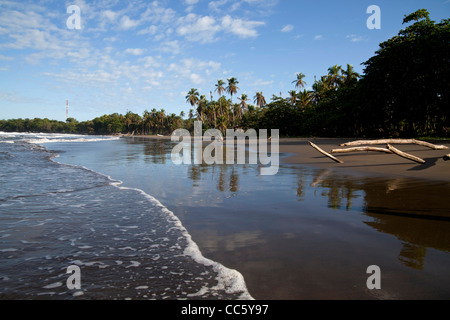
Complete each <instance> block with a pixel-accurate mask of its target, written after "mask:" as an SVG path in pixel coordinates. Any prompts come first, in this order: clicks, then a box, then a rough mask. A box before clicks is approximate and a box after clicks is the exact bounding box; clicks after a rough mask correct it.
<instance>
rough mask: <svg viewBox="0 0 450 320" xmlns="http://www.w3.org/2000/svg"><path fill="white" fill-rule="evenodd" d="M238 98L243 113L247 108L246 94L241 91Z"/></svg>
mask: <svg viewBox="0 0 450 320" xmlns="http://www.w3.org/2000/svg"><path fill="white" fill-rule="evenodd" d="M238 100H239V101H240V102H241V103H240V104H239V105H240V106H241V110H242V114H244V113H245V112H246V111H247V108H248V105H247V101H248V96H247V95H246V94H244V93H243V94H242V95H241V97H240V98H238Z"/></svg>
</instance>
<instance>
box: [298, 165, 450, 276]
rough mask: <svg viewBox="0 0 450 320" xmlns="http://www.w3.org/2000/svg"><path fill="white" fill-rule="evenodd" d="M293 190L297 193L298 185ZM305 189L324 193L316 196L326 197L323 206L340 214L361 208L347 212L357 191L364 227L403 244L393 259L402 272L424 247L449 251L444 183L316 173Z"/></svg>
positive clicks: (449, 210) (421, 256)
mask: <svg viewBox="0 0 450 320" xmlns="http://www.w3.org/2000/svg"><path fill="white" fill-rule="evenodd" d="M301 180H302V177H301V176H300V177H299V181H301ZM299 185H301V186H302V188H303V183H301V182H299ZM311 187H320V188H324V189H326V190H327V191H326V192H322V193H321V195H322V196H327V197H328V204H329V207H330V208H333V209H343V208H345V210H360V209H361V208H358V207H357V208H353V205H352V199H354V198H355V197H358V195H355V193H356V192H358V191H363V198H364V207H363V208H362V209H363V212H364V213H365V214H366V215H367V216H368V217H371V218H373V220H372V221H364V223H365V224H367V225H368V226H371V227H372V228H374V229H376V230H377V231H380V232H384V233H387V234H391V235H394V236H396V237H397V238H398V239H399V240H400V241H401V242H402V243H403V248H402V250H401V251H400V253H399V260H400V261H401V262H403V263H404V264H405V265H406V266H408V267H411V268H415V269H421V268H422V267H423V264H424V260H425V255H426V251H427V248H434V249H438V250H442V251H447V252H450V232H449V231H450V204H449V203H448V199H447V196H448V195H449V194H450V184H449V183H445V182H430V181H424V180H419V179H417V180H416V179H411V178H403V177H402V178H393V179H386V178H374V177H361V178H360V179H355V178H354V177H348V176H347V177H345V176H343V177H341V176H338V175H336V174H333V172H332V171H331V170H320V171H318V172H317V173H316V174H315V177H314V181H313V183H312V184H311ZM298 193H299V194H301V193H302V191H300V190H299V192H298ZM344 201H345V205H343V204H342V202H344Z"/></svg>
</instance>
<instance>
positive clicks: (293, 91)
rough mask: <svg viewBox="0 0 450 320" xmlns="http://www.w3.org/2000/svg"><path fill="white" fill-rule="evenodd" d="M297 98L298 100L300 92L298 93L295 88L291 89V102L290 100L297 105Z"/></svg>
mask: <svg viewBox="0 0 450 320" xmlns="http://www.w3.org/2000/svg"><path fill="white" fill-rule="evenodd" d="M297 100H298V94H297V91H295V90H291V91H289V102H290V103H291V104H292V105H295V104H296V103H297Z"/></svg>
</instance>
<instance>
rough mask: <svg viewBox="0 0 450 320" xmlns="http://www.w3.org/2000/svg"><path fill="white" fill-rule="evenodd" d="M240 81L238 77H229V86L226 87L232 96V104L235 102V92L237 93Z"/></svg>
mask: <svg viewBox="0 0 450 320" xmlns="http://www.w3.org/2000/svg"><path fill="white" fill-rule="evenodd" d="M238 83H239V81H237V79H236V78H234V77H233V78H231V79H228V87H227V88H226V90H227V92H228V93H229V94H230V96H231V104H233V94H236V93H237V91H238V90H239V88H238V87H237V85H238Z"/></svg>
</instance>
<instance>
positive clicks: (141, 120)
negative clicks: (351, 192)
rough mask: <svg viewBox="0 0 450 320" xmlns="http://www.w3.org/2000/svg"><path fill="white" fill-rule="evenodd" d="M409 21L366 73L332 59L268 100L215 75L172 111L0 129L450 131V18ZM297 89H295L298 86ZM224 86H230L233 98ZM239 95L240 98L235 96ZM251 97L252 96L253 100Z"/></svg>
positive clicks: (17, 123)
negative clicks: (210, 84) (198, 126)
mask: <svg viewBox="0 0 450 320" xmlns="http://www.w3.org/2000/svg"><path fill="white" fill-rule="evenodd" d="M411 22H414V23H412V24H411V25H409V26H408V27H406V29H405V30H400V32H399V34H398V35H397V36H395V37H393V38H391V39H389V40H388V41H386V42H383V43H381V44H380V49H379V50H378V51H377V52H376V53H375V55H374V56H373V57H372V58H370V59H369V60H368V61H366V62H365V63H363V65H364V66H365V69H364V74H363V75H362V76H361V75H359V74H357V73H355V72H354V70H353V67H352V66H351V65H347V66H346V67H345V68H343V67H342V66H338V65H336V66H332V67H330V68H329V70H328V74H326V75H324V76H322V77H320V79H318V80H316V81H315V83H314V84H313V85H312V90H306V89H305V87H306V85H307V84H306V83H305V81H304V80H303V79H304V78H305V75H304V74H302V73H298V74H297V78H296V79H295V80H294V81H293V82H292V83H293V85H294V87H295V89H296V90H291V91H289V97H288V98H283V97H281V94H280V96H273V97H272V99H271V102H269V103H267V102H266V98H265V97H264V95H263V92H257V93H256V94H255V96H254V97H253V101H251V100H250V98H249V97H248V96H247V95H246V94H241V95H240V96H239V94H238V92H239V87H238V85H239V81H238V80H237V79H236V78H230V79H228V80H227V83H226V82H225V81H223V80H218V81H217V84H216V85H215V89H214V92H215V93H217V94H218V95H219V98H218V100H216V101H215V100H213V93H212V92H211V95H210V99H207V98H206V96H205V95H200V93H199V92H198V90H197V89H195V88H193V89H191V90H190V91H189V92H188V93H187V95H186V103H188V104H189V105H190V106H191V109H190V110H189V113H188V114H187V119H185V118H186V117H185V116H186V115H185V113H184V112H181V114H180V115H175V114H169V115H167V114H166V113H165V111H164V110H159V111H157V110H156V109H152V110H151V111H150V112H149V111H147V110H146V111H145V112H144V113H143V115H142V116H140V115H138V114H135V113H133V112H131V111H129V112H128V113H127V114H125V115H121V114H111V115H104V116H102V117H99V118H95V119H93V120H91V121H85V122H77V121H76V120H75V119H68V121H67V122H58V121H53V120H48V119H33V120H29V119H25V120H23V119H15V120H8V121H5V120H3V121H0V130H2V131H34V132H36V131H39V132H64V133H86V134H118V133H135V134H164V135H167V134H170V133H171V132H173V131H174V130H175V129H177V128H186V129H188V130H193V124H194V121H196V120H200V121H202V122H203V129H204V130H207V129H210V128H217V129H219V130H221V131H222V132H224V131H225V129H227V128H237V127H239V128H243V129H244V130H246V129H249V128H253V129H280V134H281V135H282V136H311V135H313V136H334V137H335V136H346V137H350V136H358V137H364V136H368V137H369V136H370V137H401V136H408V137H421V136H449V135H450V123H449V121H450V108H449V103H450V101H449V95H450V79H449V77H450V23H449V22H450V20H449V19H445V20H443V21H442V22H440V23H436V22H434V21H432V20H430V18H429V13H428V11H427V10H425V9H421V10H418V11H416V12H414V13H412V14H410V15H408V16H405V19H404V21H403V23H404V24H409V23H411ZM297 90H298V91H297ZM224 94H228V95H229V97H230V99H228V98H227V97H226V96H224ZM233 97H235V98H236V97H237V100H238V101H237V102H236V101H235V102H233ZM251 102H254V104H252V103H251Z"/></svg>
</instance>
